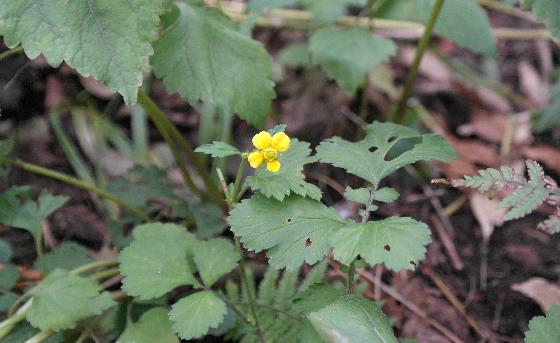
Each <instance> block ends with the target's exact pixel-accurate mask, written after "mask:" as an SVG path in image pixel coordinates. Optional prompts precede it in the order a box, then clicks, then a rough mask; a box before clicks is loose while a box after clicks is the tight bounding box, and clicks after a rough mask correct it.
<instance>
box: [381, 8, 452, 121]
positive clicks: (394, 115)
mask: <svg viewBox="0 0 560 343" xmlns="http://www.w3.org/2000/svg"><path fill="white" fill-rule="evenodd" d="M444 3H445V0H436V3H435V4H434V7H433V8H432V13H431V14H430V19H429V20H428V23H427V24H426V28H425V29H424V33H423V34H422V38H420V42H418V48H417V49H416V56H414V61H413V62H412V66H411V67H410V71H409V72H408V75H407V77H406V81H405V84H404V89H403V92H402V93H401V97H400V99H399V102H398V103H397V106H396V107H395V108H394V110H393V111H392V112H391V115H390V116H389V118H390V119H391V121H393V122H395V123H402V122H403V120H404V114H405V110H406V107H407V103H408V99H409V98H410V96H411V95H412V90H413V88H414V84H415V83H416V78H417V77H418V69H419V67H420V62H422V57H423V56H424V53H425V52H426V49H427V48H428V45H429V44H430V40H431V38H432V31H433V30H434V26H435V24H436V21H437V18H438V16H439V14H440V12H441V9H442V7H443V4H444Z"/></svg>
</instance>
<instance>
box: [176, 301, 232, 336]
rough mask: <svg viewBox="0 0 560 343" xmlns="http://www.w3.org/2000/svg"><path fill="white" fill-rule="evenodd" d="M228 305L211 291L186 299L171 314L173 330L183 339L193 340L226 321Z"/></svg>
mask: <svg viewBox="0 0 560 343" xmlns="http://www.w3.org/2000/svg"><path fill="white" fill-rule="evenodd" d="M226 312H227V307H226V304H225V303H224V302H223V301H222V300H221V299H220V298H218V297H217V296H215V295H214V294H213V293H212V292H210V291H201V292H197V293H194V294H192V295H189V296H187V297H184V298H183V299H181V300H179V301H178V302H177V303H175V304H174V305H173V307H172V309H171V312H169V318H170V319H171V321H172V322H173V328H174V329H175V331H176V332H177V333H178V334H179V336H180V337H181V338H183V339H187V340H189V339H193V338H198V337H201V336H202V335H204V334H206V333H207V332H208V330H209V329H210V328H216V327H218V325H220V323H221V322H222V321H223V320H224V316H225V315H226Z"/></svg>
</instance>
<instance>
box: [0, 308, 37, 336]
mask: <svg viewBox="0 0 560 343" xmlns="http://www.w3.org/2000/svg"><path fill="white" fill-rule="evenodd" d="M30 307H31V300H28V301H27V302H26V303H25V304H24V305H23V306H22V307H20V308H19V309H18V310H17V311H16V313H15V314H14V315H13V316H11V317H9V318H6V319H5V320H4V321H2V322H0V341H1V340H2V338H4V337H6V336H7V335H8V334H9V333H10V332H11V331H12V329H13V328H14V327H15V326H16V325H17V324H18V323H19V322H21V321H23V320H24V319H25V317H26V315H27V311H29V308H30Z"/></svg>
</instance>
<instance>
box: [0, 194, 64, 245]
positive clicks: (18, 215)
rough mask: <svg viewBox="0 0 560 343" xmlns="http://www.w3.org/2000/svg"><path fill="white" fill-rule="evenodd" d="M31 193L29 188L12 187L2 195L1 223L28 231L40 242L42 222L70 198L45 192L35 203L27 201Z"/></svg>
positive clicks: (0, 197) (0, 204) (0, 203)
mask: <svg viewBox="0 0 560 343" xmlns="http://www.w3.org/2000/svg"><path fill="white" fill-rule="evenodd" d="M29 192H30V189H29V188H27V187H12V188H10V189H9V190H8V191H6V192H4V193H3V194H2V195H0V223H2V224H4V225H8V226H13V227H16V228H19V229H24V230H27V231H29V232H30V233H31V234H32V235H33V237H34V238H35V239H36V241H39V240H40V238H41V236H42V230H43V225H42V221H43V220H45V219H47V217H48V216H50V215H51V214H52V213H53V212H54V211H56V210H57V209H58V208H60V207H61V206H63V205H64V204H65V203H66V202H67V201H68V199H69V198H68V197H65V196H55V195H52V194H50V193H48V192H46V191H43V192H42V193H41V194H40V195H39V199H38V200H37V202H34V201H32V200H27V199H28V198H29V195H30V193H29ZM22 198H23V199H22Z"/></svg>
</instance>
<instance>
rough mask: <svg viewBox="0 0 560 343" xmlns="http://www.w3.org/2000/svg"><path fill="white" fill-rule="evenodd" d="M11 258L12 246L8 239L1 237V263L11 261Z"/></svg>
mask: <svg viewBox="0 0 560 343" xmlns="http://www.w3.org/2000/svg"><path fill="white" fill-rule="evenodd" d="M0 221H1V220H0ZM11 259H12V246H11V245H10V244H9V243H8V242H7V241H5V240H3V239H0V263H9V262H10V260H11Z"/></svg>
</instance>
